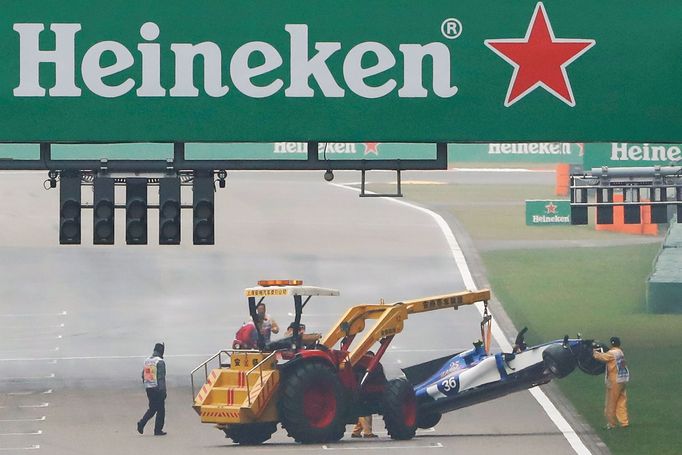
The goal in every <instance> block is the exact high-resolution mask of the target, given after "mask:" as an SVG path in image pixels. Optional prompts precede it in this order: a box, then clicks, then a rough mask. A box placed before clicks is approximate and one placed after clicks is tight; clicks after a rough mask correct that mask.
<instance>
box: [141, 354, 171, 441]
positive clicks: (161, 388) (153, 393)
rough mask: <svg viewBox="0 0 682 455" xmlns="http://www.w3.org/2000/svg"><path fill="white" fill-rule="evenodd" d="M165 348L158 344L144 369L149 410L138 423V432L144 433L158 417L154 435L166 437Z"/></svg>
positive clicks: (144, 382)
mask: <svg viewBox="0 0 682 455" xmlns="http://www.w3.org/2000/svg"><path fill="white" fill-rule="evenodd" d="M164 350H165V346H164V345H163V343H156V345H155V346H154V353H153V354H152V355H151V357H149V358H148V359H147V360H145V361H144V368H143V369H142V383H143V384H144V388H145V391H146V392H147V398H148V399H149V408H148V409H147V412H145V413H144V415H143V416H142V418H141V419H140V421H139V422H137V432H138V433H140V434H142V433H144V426H145V425H146V424H147V422H148V421H149V419H151V418H152V417H154V415H156V420H155V422H154V434H155V435H156V436H164V435H165V434H166V432H165V431H163V424H164V421H165V419H166V362H165V361H164V360H163V352H164Z"/></svg>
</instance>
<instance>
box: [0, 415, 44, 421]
mask: <svg viewBox="0 0 682 455" xmlns="http://www.w3.org/2000/svg"><path fill="white" fill-rule="evenodd" d="M46 418H47V417H46V416H42V417H40V418H39V419H3V420H0V422H42V421H44V420H45V419H46Z"/></svg>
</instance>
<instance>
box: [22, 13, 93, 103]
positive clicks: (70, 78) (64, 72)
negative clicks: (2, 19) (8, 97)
mask: <svg viewBox="0 0 682 455" xmlns="http://www.w3.org/2000/svg"><path fill="white" fill-rule="evenodd" d="M13 29H14V30H15V31H16V32H17V33H19V86H18V87H17V88H15V89H14V92H13V93H14V96H45V89H44V88H42V87H41V86H40V77H39V74H40V73H39V71H38V67H39V65H40V64H41V63H54V64H55V85H54V87H52V88H51V89H50V96H80V95H81V89H79V88H78V87H76V82H75V81H76V76H75V72H76V71H75V61H76V57H75V42H76V33H78V31H79V30H80V29H81V26H80V24H52V25H50V30H52V31H53V32H54V34H55V50H54V51H41V50H40V46H39V39H38V37H39V36H40V32H42V31H43V30H44V29H45V26H44V25H43V24H14V27H13Z"/></svg>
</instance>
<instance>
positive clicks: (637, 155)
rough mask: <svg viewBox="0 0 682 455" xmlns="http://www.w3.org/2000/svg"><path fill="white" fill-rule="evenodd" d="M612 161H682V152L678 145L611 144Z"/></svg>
mask: <svg viewBox="0 0 682 455" xmlns="http://www.w3.org/2000/svg"><path fill="white" fill-rule="evenodd" d="M611 160H612V161H661V162H671V161H680V160H682V150H681V149H680V147H679V146H677V145H671V146H669V147H666V146H664V145H649V144H641V145H629V144H628V143H612V144H611Z"/></svg>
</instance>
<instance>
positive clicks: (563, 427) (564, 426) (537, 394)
mask: <svg viewBox="0 0 682 455" xmlns="http://www.w3.org/2000/svg"><path fill="white" fill-rule="evenodd" d="M331 185H333V186H336V187H338V188H344V189H347V190H351V191H355V192H360V190H359V189H357V188H350V187H347V186H344V185H340V184H336V183H332V184H331ZM388 201H389V202H391V203H394V204H400V205H403V206H405V207H410V208H412V209H414V210H418V211H420V212H422V213H425V214H427V215H429V216H430V217H431V218H433V220H434V221H435V222H436V224H438V227H440V229H441V231H442V232H443V235H444V236H445V240H447V242H448V246H449V247H450V253H451V254H452V257H453V258H454V260H455V264H457V268H458V269H459V273H460V275H461V276H462V281H464V286H465V287H466V288H467V289H469V290H474V289H477V288H478V287H477V286H476V283H475V282H474V278H473V276H472V275H471V271H470V270H469V266H468V265H467V262H466V259H465V258H464V253H463V252H462V248H461V247H460V246H459V243H458V242H457V239H456V238H455V235H454V234H453V233H452V230H451V229H450V226H449V225H448V223H447V222H446V221H445V220H444V219H443V217H442V216H440V215H439V214H437V213H435V212H433V211H431V210H429V209H426V208H424V207H420V206H418V205H415V204H412V203H409V202H405V201H401V200H398V199H394V198H389V199H388ZM476 308H477V309H478V311H479V313H481V315H483V304H482V303H480V302H479V303H476ZM492 332H493V337H494V338H495V341H496V342H497V344H498V346H499V347H500V348H501V349H502V351H506V352H511V350H512V346H511V343H509V340H507V338H506V337H505V336H504V333H503V332H502V329H501V328H500V326H499V324H498V323H497V321H495V319H493V320H492ZM530 392H531V396H532V397H533V398H535V400H536V401H537V402H538V403H539V404H540V406H542V409H544V411H545V413H546V414H547V416H548V417H549V418H550V420H551V421H552V422H553V423H554V425H556V427H557V428H558V429H559V431H561V433H562V434H563V435H564V438H566V441H568V443H569V444H570V445H571V447H572V448H573V450H574V451H575V453H577V454H578V455H591V453H592V452H590V451H589V449H588V448H587V447H586V446H585V444H584V443H583V442H582V441H581V440H580V438H579V437H578V435H577V433H576V432H575V430H574V429H573V428H572V427H571V425H570V424H569V423H568V421H567V420H566V418H565V417H564V416H562V415H561V413H560V412H559V410H558V409H557V408H556V406H554V404H552V402H551V401H550V400H549V398H547V395H545V393H544V392H543V391H542V390H540V389H539V388H537V387H535V388H533V389H531V391H530Z"/></svg>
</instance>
